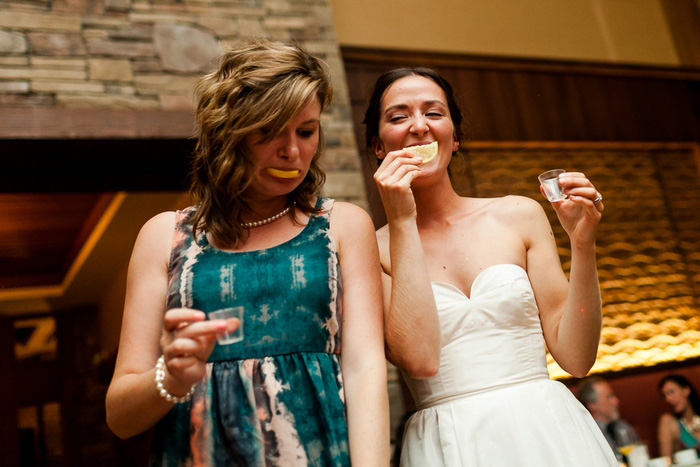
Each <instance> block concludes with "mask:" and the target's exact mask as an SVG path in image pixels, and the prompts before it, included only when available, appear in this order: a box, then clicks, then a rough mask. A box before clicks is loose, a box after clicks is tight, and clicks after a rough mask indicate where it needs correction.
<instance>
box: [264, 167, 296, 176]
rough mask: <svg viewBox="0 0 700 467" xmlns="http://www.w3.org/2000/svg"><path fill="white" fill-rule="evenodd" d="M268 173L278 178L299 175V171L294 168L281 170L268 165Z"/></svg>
mask: <svg viewBox="0 0 700 467" xmlns="http://www.w3.org/2000/svg"><path fill="white" fill-rule="evenodd" d="M267 173H269V174H270V175H272V176H273V177H277V178H296V177H297V176H298V175H299V171H298V170H296V169H294V170H279V169H273V168H272V167H268V169H267Z"/></svg>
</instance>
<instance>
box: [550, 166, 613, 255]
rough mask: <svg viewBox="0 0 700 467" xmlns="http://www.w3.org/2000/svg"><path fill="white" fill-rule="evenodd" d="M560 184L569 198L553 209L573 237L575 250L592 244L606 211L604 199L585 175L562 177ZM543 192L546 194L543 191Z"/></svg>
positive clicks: (578, 173) (573, 174)
mask: <svg viewBox="0 0 700 467" xmlns="http://www.w3.org/2000/svg"><path fill="white" fill-rule="evenodd" d="M559 184H560V185H561V187H562V191H563V192H564V194H565V195H567V198H566V199H565V200H563V201H558V202H554V203H552V207H553V208H554V211H555V212H556V213H557V217H558V218H559V222H561V225H562V227H563V228H564V230H565V231H566V233H567V234H568V235H569V238H570V240H571V245H572V247H576V246H586V245H590V244H592V243H593V242H594V241H595V233H596V228H597V226H598V223H599V222H600V219H601V217H602V215H603V210H604V209H605V207H604V205H603V201H602V199H603V198H602V195H601V194H600V192H598V190H596V188H595V186H593V184H592V183H591V181H590V180H588V178H587V177H586V176H585V175H584V174H583V173H581V172H565V173H563V174H561V175H560V176H559ZM540 190H541V191H542V193H543V194H544V191H543V189H542V187H540Z"/></svg>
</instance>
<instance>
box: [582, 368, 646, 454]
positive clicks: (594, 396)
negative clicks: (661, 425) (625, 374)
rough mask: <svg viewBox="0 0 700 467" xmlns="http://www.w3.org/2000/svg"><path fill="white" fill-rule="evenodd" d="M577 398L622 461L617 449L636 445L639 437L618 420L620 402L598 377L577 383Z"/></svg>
mask: <svg viewBox="0 0 700 467" xmlns="http://www.w3.org/2000/svg"><path fill="white" fill-rule="evenodd" d="M577 397H578V400H579V401H581V404H583V405H584V407H586V408H587V409H588V411H589V412H590V413H591V415H592V416H593V419H594V420H595V421H596V423H597V424H598V426H599V427H600V429H601V431H602V432H603V434H604V435H605V439H607V440H608V443H610V447H612V449H613V451H614V452H615V455H616V456H617V458H618V460H620V461H622V454H621V453H620V452H619V451H618V449H619V448H620V447H622V446H627V445H630V444H636V443H638V442H639V436H638V435H637V432H636V431H635V430H634V428H633V427H632V425H630V424H629V423H627V422H626V421H624V420H621V419H620V400H619V399H618V398H617V396H615V393H614V392H613V390H612V387H611V386H610V384H609V383H608V382H607V381H606V380H605V378H602V377H600V376H588V377H586V378H583V379H582V380H581V381H580V382H579V384H578V391H577Z"/></svg>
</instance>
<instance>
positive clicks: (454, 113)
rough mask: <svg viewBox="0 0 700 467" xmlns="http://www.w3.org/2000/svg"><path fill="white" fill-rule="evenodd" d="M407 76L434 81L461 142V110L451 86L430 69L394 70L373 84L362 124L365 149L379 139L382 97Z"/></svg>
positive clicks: (383, 74)
mask: <svg viewBox="0 0 700 467" xmlns="http://www.w3.org/2000/svg"><path fill="white" fill-rule="evenodd" d="M407 76H422V77H424V78H428V79H429V80H431V81H434V82H435V84H437V85H438V86H440V88H441V89H442V90H443V92H444V93H445V97H446V98H447V107H448V109H449V111H450V118H451V119H452V124H453V125H454V128H455V135H456V138H457V141H459V142H461V141H462V136H463V130H462V123H463V121H464V117H463V115H462V110H461V109H460V108H459V105H458V104H457V100H456V99H455V96H454V91H453V90H452V85H451V84H450V83H449V82H448V81H447V80H446V79H445V78H443V77H442V76H440V74H439V73H438V72H436V71H435V70H432V69H430V68H424V67H415V68H396V69H394V70H390V71H387V72H384V73H382V74H381V75H379V77H377V81H376V82H375V83H374V88H373V90H372V94H371V96H370V98H369V103H368V104H367V110H366V111H365V118H364V119H363V120H362V123H364V125H365V145H366V148H367V149H371V148H372V140H373V139H374V138H375V137H379V119H380V114H381V106H382V97H384V93H385V92H386V90H387V89H389V87H390V86H391V85H392V84H394V83H395V82H396V81H398V80H400V79H401V78H406V77H407Z"/></svg>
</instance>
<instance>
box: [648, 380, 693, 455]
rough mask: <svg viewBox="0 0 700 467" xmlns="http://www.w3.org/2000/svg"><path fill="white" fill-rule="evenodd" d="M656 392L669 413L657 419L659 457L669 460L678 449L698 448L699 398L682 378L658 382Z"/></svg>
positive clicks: (689, 384)
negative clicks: (657, 391) (665, 404)
mask: <svg viewBox="0 0 700 467" xmlns="http://www.w3.org/2000/svg"><path fill="white" fill-rule="evenodd" d="M659 393H660V394H661V397H663V398H664V400H665V401H666V403H667V404H668V405H669V406H670V408H671V412H673V413H668V412H666V413H664V414H663V415H661V417H660V418H659V427H658V439H659V454H660V455H662V456H664V457H671V456H672V455H673V453H674V452H676V451H680V450H682V449H688V448H695V449H696V450H697V449H698V448H699V447H700V398H698V393H697V391H696V390H695V388H694V387H693V385H692V384H691V383H690V381H688V380H687V379H686V378H685V377H684V376H681V375H675V374H674V375H668V376H666V377H664V378H662V379H661V381H659Z"/></svg>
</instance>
